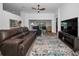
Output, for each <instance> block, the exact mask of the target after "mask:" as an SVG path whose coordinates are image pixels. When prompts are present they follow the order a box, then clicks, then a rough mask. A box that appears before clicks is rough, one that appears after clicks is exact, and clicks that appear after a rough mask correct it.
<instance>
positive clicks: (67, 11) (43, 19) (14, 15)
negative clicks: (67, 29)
mask: <svg viewBox="0 0 79 59" xmlns="http://www.w3.org/2000/svg"><path fill="white" fill-rule="evenodd" d="M78 12H79V3H0V19H1V20H0V32H1V31H2V32H1V33H3V32H6V31H7V33H8V34H7V35H9V34H10V35H14V34H15V33H17V32H18V33H22V32H23V33H22V34H21V35H22V36H21V35H18V37H19V38H16V37H15V38H9V39H4V38H1V39H3V40H0V42H2V43H1V44H0V46H1V48H0V49H1V55H4V56H10V55H11V56H13V55H14V56H18V55H19V56H22V55H23V56H24V55H26V56H28V55H29V56H74V55H75V56H79V52H78V51H75V52H74V50H76V49H79V47H78V41H77V42H76V43H75V44H74V47H75V48H76V49H73V46H72V48H70V47H69V46H68V45H66V44H65V43H64V42H63V41H64V38H66V39H71V40H72V41H73V40H75V38H76V37H78V36H79V27H78V26H79V23H78V22H79V21H78V17H79V13H78ZM75 18H76V19H77V21H76V22H77V23H76V25H77V28H76V29H77V30H76V31H77V33H76V37H75V38H71V37H74V36H75V34H73V35H72V36H71V37H67V36H68V35H67V36H65V34H64V31H63V30H62V27H61V24H62V21H65V20H71V19H75ZM19 21H21V22H20V23H21V24H18V23H19ZM37 26H38V27H39V29H38V27H37ZM63 26H64V25H63ZM74 26H75V25H73V27H74ZM47 28H48V29H49V28H50V30H47ZM9 30H10V32H9ZM18 30H19V31H18ZM37 30H38V31H37ZM43 30H45V31H43ZM12 31H13V32H12ZM31 31H33V32H31ZM60 31H63V32H60ZM27 32H29V34H28V33H27ZM38 32H41V34H40V35H39V33H38ZM43 32H45V33H43ZM48 32H49V33H50V34H51V33H52V35H49V34H48V35H46V33H48ZM74 32H75V31H74ZM26 34H28V36H27V35H26ZM37 34H38V35H37ZM42 34H43V35H42ZM53 34H54V35H53ZM0 35H3V34H0ZM10 35H9V36H10ZM59 35H60V36H59ZM61 35H62V36H61ZM70 35H71V34H70ZM70 35H69V36H70ZM20 36H21V37H20ZM0 37H1V36H0ZM13 39H15V40H13ZM20 39H22V40H20ZM60 39H62V40H60ZM76 39H78V38H76ZM12 40H13V42H12ZM16 41H17V43H16ZM26 42H29V43H27V44H26ZM69 42H70V43H71V41H69ZM20 43H21V45H19V48H18V49H20V50H19V51H17V48H16V47H17V46H18V45H17V44H20ZM60 43H61V44H60ZM28 44H29V47H28ZM71 44H73V43H71ZM9 45H11V46H9ZM14 45H16V47H14ZM11 48H13V50H11ZM21 49H24V50H21ZM27 51H28V52H27ZM17 52H18V53H17Z"/></svg>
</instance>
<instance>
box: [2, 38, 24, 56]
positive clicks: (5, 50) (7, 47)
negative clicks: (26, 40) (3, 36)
mask: <svg viewBox="0 0 79 59" xmlns="http://www.w3.org/2000/svg"><path fill="white" fill-rule="evenodd" d="M22 41H23V40H22V39H14V40H13V39H12V40H6V41H4V42H3V44H2V47H1V52H2V55H6V56H13V55H18V46H19V44H20V43H22Z"/></svg>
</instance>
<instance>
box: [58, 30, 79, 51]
mask: <svg viewBox="0 0 79 59" xmlns="http://www.w3.org/2000/svg"><path fill="white" fill-rule="evenodd" d="M58 37H59V39H61V40H62V41H63V42H65V43H66V44H67V45H68V46H70V47H71V48H72V49H73V50H74V51H77V50H79V38H78V37H75V36H73V35H70V34H68V33H65V32H63V31H59V34H58Z"/></svg>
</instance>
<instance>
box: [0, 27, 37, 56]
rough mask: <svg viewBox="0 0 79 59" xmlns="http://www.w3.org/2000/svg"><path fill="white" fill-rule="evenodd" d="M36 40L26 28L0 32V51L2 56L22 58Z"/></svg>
mask: <svg viewBox="0 0 79 59" xmlns="http://www.w3.org/2000/svg"><path fill="white" fill-rule="evenodd" d="M35 38H36V32H35V31H29V30H28V28H27V27H21V28H16V29H10V30H7V31H5V32H4V31H3V32H0V50H1V53H2V55H4V56H24V55H26V53H27V51H28V49H29V48H30V46H31V44H32V43H33V41H34V40H35Z"/></svg>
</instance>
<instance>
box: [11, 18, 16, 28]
mask: <svg viewBox="0 0 79 59" xmlns="http://www.w3.org/2000/svg"><path fill="white" fill-rule="evenodd" d="M10 27H17V20H13V19H10Z"/></svg>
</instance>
